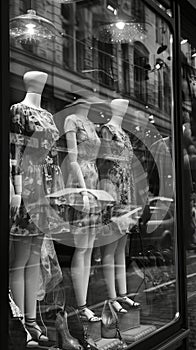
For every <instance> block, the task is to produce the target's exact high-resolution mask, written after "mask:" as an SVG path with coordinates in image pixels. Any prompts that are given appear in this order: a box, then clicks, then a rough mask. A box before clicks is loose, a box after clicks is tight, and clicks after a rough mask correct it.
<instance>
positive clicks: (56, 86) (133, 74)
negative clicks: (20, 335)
mask: <svg viewBox="0 0 196 350" xmlns="http://www.w3.org/2000/svg"><path fill="white" fill-rule="evenodd" d="M13 1H14V2H16V0H13ZM44 4H45V7H46V8H45V10H46V12H45V15H46V16H47V13H49V10H50V11H52V14H51V12H50V16H51V17H52V18H53V17H54V23H55V25H56V26H57V27H58V33H59V32H62V33H63V34H62V33H61V35H60V34H59V36H58V37H57V39H56V41H54V42H51V41H49V42H48V43H47V45H46V46H45V47H44V48H45V50H46V51H45V52H47V49H48V50H50V55H47V56H46V57H47V59H45V60H44V57H43V54H42V57H41V55H40V56H38V55H27V54H26V52H25V51H24V50H23V49H21V46H20V48H18V47H17V50H16V48H15V47H12V46H11V47H10V53H11V55H10V76H11V79H10V92H11V95H12V96H11V101H12V105H11V106H10V121H11V123H10V125H11V126H10V140H11V141H10V142H11V145H10V153H11V159H10V167H11V169H10V180H11V181H10V189H11V191H10V193H11V195H12V196H13V197H12V198H11V199H10V201H11V206H15V203H16V202H17V200H18V202H17V203H18V204H17V205H18V207H20V210H18V211H17V212H15V211H14V210H11V213H10V222H11V223H10V226H11V227H10V243H11V244H10V246H11V250H12V249H14V250H15V251H14V253H13V254H12V255H11V259H10V289H11V297H12V298H13V300H14V302H15V303H16V304H17V305H18V307H19V309H21V310H22V311H24V316H25V322H26V323H27V328H28V331H29V334H30V335H31V336H32V337H31V338H30V339H28V340H29V346H30V345H31V346H32V347H33V346H34V347H35V348H36V347H38V343H42V345H45V346H44V348H45V347H46V348H47V346H49V347H51V348H53V347H54V348H55V347H58V348H62V347H63V348H69V349H72V346H70V344H74V348H78V344H79V343H80V345H82V346H84V348H85V349H87V348H90V344H87V343H88V342H89V343H90V342H91V347H93V348H94V349H97V347H96V344H95V342H96V343H97V344H98V348H99V349H103V346H104V349H108V348H110V349H111V350H112V349H113V350H114V349H117V348H118V350H121V349H125V348H126V346H127V345H128V346H129V345H131V346H132V347H135V346H136V348H137V346H138V343H139V342H142V341H144V342H145V341H146V339H147V338H148V336H150V335H157V337H158V336H159V334H160V333H159V331H160V332H161V331H162V329H166V328H167V326H168V325H171V324H174V323H175V322H177V319H178V314H179V306H178V300H180V296H179V290H178V284H177V275H176V273H177V269H176V256H175V254H176V232H177V227H176V220H175V218H176V209H175V208H176V204H175V198H176V187H175V173H174V170H175V159H174V153H173V152H174V149H175V144H176V143H175V140H174V135H173V130H174V120H173V115H174V111H173V105H174V101H173V90H172V79H173V71H172V67H173V61H172V57H170V59H167V57H169V52H171V51H172V47H171V46H172V40H171V42H170V41H168V39H167V38H166V37H167V36H168V35H170V36H172V33H171V32H170V29H169V25H168V24H167V23H166V21H165V20H164V19H161V18H160V17H159V16H158V15H157V19H156V23H155V13H154V12H153V11H152V9H151V8H150V7H147V5H146V1H141V0H140V1H134V0H132V1H120V0H119V1H118V2H116V1H114V0H111V1H108V2H107V1H104V2H103V1H96V2H95V1H90V0H89V1H85V0H84V1H83V0H82V1H76V2H71V3H70V2H66V1H64V2H63V4H62V2H61V1H55V2H54V4H53V6H50V5H49V3H48V1H45V2H44ZM106 4H108V5H110V6H113V7H114V6H117V5H118V6H119V8H120V9H121V10H124V11H125V12H126V11H127V12H128V13H129V14H130V13H131V14H132V15H133V17H134V20H135V21H137V23H144V22H145V16H146V14H147V13H148V19H149V21H150V23H152V25H151V26H149V27H148V26H146V27H145V33H141V31H140V27H139V26H135V27H134V26H126V25H127V22H126V23H124V24H126V25H123V26H120V29H119V27H116V22H114V20H116V14H115V13H111V11H109V10H108V8H106ZM36 7H37V12H38V13H39V4H38V3H37V4H36ZM121 24H122V23H121ZM129 24H130V23H129ZM131 24H132V23H131ZM59 28H60V30H59ZM100 28H101V29H102V34H103V35H100V36H99V35H98V34H100V33H99V29H100ZM124 28H125V32H122V30H123V29H124ZM162 28H164V33H163V31H162ZM118 30H120V32H119V31H118ZM126 30H127V32H128V34H129V40H127V36H126V35H125V34H127V32H126ZM141 34H145V35H141ZM135 38H136V39H135ZM162 43H164V44H165V43H166V45H167V50H165V51H164V55H165V56H166V59H164V60H163V59H162V58H163V57H162V56H158V55H159V54H157V49H158V48H159V46H161V45H162ZM41 50H43V46H42V44H40V52H41V53H43V52H44V51H41ZM57 55H58V57H59V61H58V62H57V59H56V57H57ZM157 56H158V57H157ZM158 58H159V61H157V59H158ZM161 60H162V61H161ZM62 62H63V63H62ZM158 63H159V65H157V64H158ZM187 82H188V81H187ZM149 87H150V89H149ZM185 95H186V94H185ZM21 96H23V99H22V98H21ZM32 97H33V100H32ZM18 101H19V102H18ZM12 185H14V187H13V186H12ZM21 186H22V189H21ZM14 190H17V191H18V192H17V193H14ZM21 191H22V194H21ZM16 194H17V196H16V197H14V196H15V195H16ZM20 195H22V199H23V201H22V202H21V201H20V199H21V197H20ZM13 198H14V200H13ZM14 208H15V207H14ZM15 214H16V215H15ZM19 236H20V239H19ZM26 242H27V243H28V244H26ZM30 248H32V249H30ZM40 264H41V265H40ZM40 267H41V268H40ZM24 271H25V273H24ZM31 272H32V273H33V277H32V275H31ZM23 286H25V287H24V288H23ZM25 293H26V295H25ZM23 296H24V298H23ZM37 299H38V302H37ZM32 310H36V314H35V313H33V312H32V313H31V311H32ZM114 311H115V312H114ZM78 315H80V316H81V317H79V318H78V317H77V316H78ZM111 320H112V324H111V327H110V321H111ZM42 321H43V322H44V325H45V327H46V328H45V327H43V323H42ZM35 322H36V323H37V324H36V323H35ZM37 325H38V326H39V327H40V328H41V330H42V331H43V334H42V332H41V331H40V330H39V328H38V327H37ZM108 325H109V327H108ZM34 326H36V327H34ZM113 326H114V327H113ZM67 327H69V332H70V334H71V335H69V333H68V328H67ZM35 328H36V329H35ZM37 329H38V330H37ZM45 329H47V330H48V332H45ZM65 330H66V331H65ZM79 330H81V333H80V332H79ZM86 331H87V333H88V335H89V337H87V336H86ZM56 333H57V334H58V337H56ZM79 333H80V334H79ZM40 334H41V338H42V339H41V340H42V342H40ZM120 334H122V335H123V339H125V342H126V344H124V343H123V342H122V341H121V340H120ZM67 335H68V336H67ZM144 336H145V337H146V338H145V339H144ZM71 337H73V338H75V340H73V338H71ZM48 338H49V339H48ZM114 339H115V340H114ZM92 344H93V346H92ZM103 344H104V345H103ZM145 344H146V343H145ZM87 345H88V346H87ZM144 348H145V345H144ZM151 348H154V345H153V346H152V347H151Z"/></svg>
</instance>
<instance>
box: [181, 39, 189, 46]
mask: <svg viewBox="0 0 196 350" xmlns="http://www.w3.org/2000/svg"><path fill="white" fill-rule="evenodd" d="M187 41H188V39H182V40H181V42H180V44H181V45H184V44H186V43H187Z"/></svg>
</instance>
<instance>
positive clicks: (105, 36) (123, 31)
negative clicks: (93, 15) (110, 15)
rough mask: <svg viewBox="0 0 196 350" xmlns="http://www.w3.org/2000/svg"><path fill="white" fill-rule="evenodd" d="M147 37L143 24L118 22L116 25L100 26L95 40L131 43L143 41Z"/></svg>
mask: <svg viewBox="0 0 196 350" xmlns="http://www.w3.org/2000/svg"><path fill="white" fill-rule="evenodd" d="M145 37H146V31H145V29H144V25H143V24H142V23H137V22H134V21H133V22H131V21H130V22H126V21H124V20H121V19H119V20H117V21H116V22H114V23H107V24H103V25H100V26H99V27H98V30H97V31H96V33H95V38H96V39H97V40H99V41H101V42H105V43H111V44H114V43H131V42H133V41H136V40H139V41H142V40H144V39H145Z"/></svg>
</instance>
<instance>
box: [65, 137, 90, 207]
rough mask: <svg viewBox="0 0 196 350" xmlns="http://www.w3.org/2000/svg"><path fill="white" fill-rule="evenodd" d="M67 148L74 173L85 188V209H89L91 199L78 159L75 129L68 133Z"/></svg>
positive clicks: (80, 184) (80, 185)
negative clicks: (86, 190) (89, 198)
mask: <svg viewBox="0 0 196 350" xmlns="http://www.w3.org/2000/svg"><path fill="white" fill-rule="evenodd" d="M66 141H67V149H68V155H69V160H70V167H71V172H72V175H73V176H74V178H75V179H77V180H78V184H79V187H81V188H84V192H83V201H84V207H85V209H89V201H88V195H87V192H85V188H86V184H85V181H84V177H83V174H82V171H81V168H80V165H79V163H78V161H77V158H78V146H77V140H76V133H75V132H74V131H68V132H67V133H66Z"/></svg>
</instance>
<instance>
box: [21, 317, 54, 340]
mask: <svg viewBox="0 0 196 350" xmlns="http://www.w3.org/2000/svg"><path fill="white" fill-rule="evenodd" d="M25 327H26V329H27V331H28V332H29V333H30V335H31V338H32V340H35V341H36V342H39V343H41V342H48V337H47V336H46V335H44V334H43V332H42V330H41V328H40V327H39V326H38V324H37V323H36V322H35V321H34V322H31V323H28V322H26V323H25Z"/></svg>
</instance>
